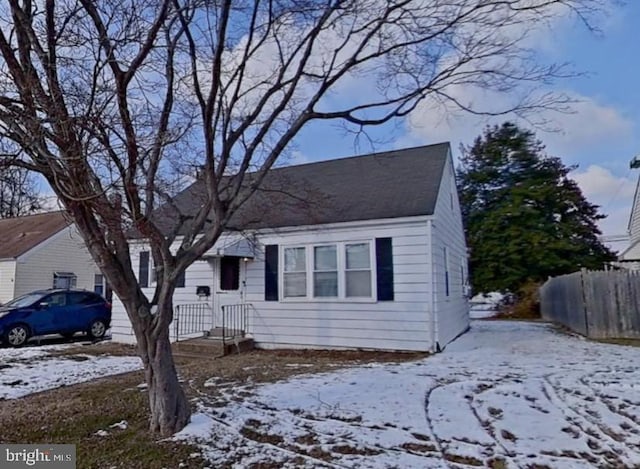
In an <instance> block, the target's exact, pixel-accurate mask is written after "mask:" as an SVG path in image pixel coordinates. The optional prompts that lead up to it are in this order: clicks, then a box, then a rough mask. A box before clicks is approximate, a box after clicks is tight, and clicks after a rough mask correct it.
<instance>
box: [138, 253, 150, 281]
mask: <svg viewBox="0 0 640 469" xmlns="http://www.w3.org/2000/svg"><path fill="white" fill-rule="evenodd" d="M138 282H140V287H142V288H147V287H148V286H149V251H140V263H139V265H138Z"/></svg>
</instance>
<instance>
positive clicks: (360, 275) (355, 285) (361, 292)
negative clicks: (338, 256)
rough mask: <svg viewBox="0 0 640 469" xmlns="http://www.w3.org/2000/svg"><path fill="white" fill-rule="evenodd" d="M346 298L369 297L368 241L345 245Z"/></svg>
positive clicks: (369, 264) (369, 265)
mask: <svg viewBox="0 0 640 469" xmlns="http://www.w3.org/2000/svg"><path fill="white" fill-rule="evenodd" d="M345 257H346V265H345V281H346V284H347V285H346V287H347V288H346V296H347V298H369V297H371V255H370V253H369V243H358V244H347V245H345Z"/></svg>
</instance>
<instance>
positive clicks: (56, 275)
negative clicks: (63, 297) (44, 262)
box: [52, 272, 78, 290]
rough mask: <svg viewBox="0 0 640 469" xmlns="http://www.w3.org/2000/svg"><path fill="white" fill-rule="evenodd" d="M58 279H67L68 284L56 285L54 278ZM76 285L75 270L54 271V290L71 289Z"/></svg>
mask: <svg viewBox="0 0 640 469" xmlns="http://www.w3.org/2000/svg"><path fill="white" fill-rule="evenodd" d="M58 279H68V280H69V285H68V286H66V287H61V286H58V285H56V280H58ZM77 285H78V275H77V274H76V273H75V272H54V273H53V282H52V288H54V289H56V290H71V289H72V288H76V286H77Z"/></svg>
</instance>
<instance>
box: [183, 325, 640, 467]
mask: <svg viewBox="0 0 640 469" xmlns="http://www.w3.org/2000/svg"><path fill="white" fill-rule="evenodd" d="M215 383H216V381H215V380H213V381H212V382H211V383H210V384H211V385H215ZM224 395H225V398H224V399H221V400H219V401H217V402H216V401H209V402H206V401H204V400H203V401H201V403H200V410H199V412H198V413H196V414H195V415H194V417H193V419H192V423H191V424H190V425H188V426H187V428H185V429H184V430H183V431H182V432H180V433H179V434H177V435H176V438H177V439H178V440H186V441H190V442H196V443H197V444H199V445H201V448H202V451H203V454H204V455H205V457H207V458H208V459H209V460H210V461H211V467H219V466H222V465H224V463H229V464H233V465H234V466H233V467H238V468H240V467H246V466H250V465H251V464H255V463H259V462H263V463H271V464H274V465H278V466H281V467H310V468H311V467H314V468H315V467H357V468H387V467H400V468H468V467H491V468H538V469H540V468H567V469H573V468H576V469H577V468H593V467H597V468H601V467H611V468H614V467H615V468H618V467H620V468H622V467H624V468H634V467H640V349H638V348H633V347H624V346H616V345H607V344H599V343H593V342H588V341H586V340H583V339H581V338H579V337H572V336H567V335H563V334H561V333H558V332H556V331H554V330H553V329H552V328H551V327H550V326H547V325H544V324H532V323H524V322H503V321H490V322H484V321H476V322H473V323H472V328H471V331H470V332H469V333H467V334H465V335H464V336H462V337H461V338H459V339H458V340H457V341H456V342H454V343H452V344H450V345H449V346H448V347H447V349H446V350H445V351H444V352H443V353H441V354H439V355H437V356H433V357H430V358H427V359H424V360H420V361H416V362H412V363H403V364H373V365H368V366H360V367H356V368H349V369H345V370H340V371H335V372H331V373H323V374H316V375H303V376H299V377H296V378H292V379H290V380H288V381H284V382H279V383H275V384H269V385H264V386H258V387H251V386H244V387H238V386H231V385H228V387H227V388H226V389H225V391H224ZM269 467H271V466H269Z"/></svg>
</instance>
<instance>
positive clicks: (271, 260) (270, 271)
mask: <svg viewBox="0 0 640 469" xmlns="http://www.w3.org/2000/svg"><path fill="white" fill-rule="evenodd" d="M264 299H265V301H278V245H277V244H269V245H267V246H265V249H264Z"/></svg>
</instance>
